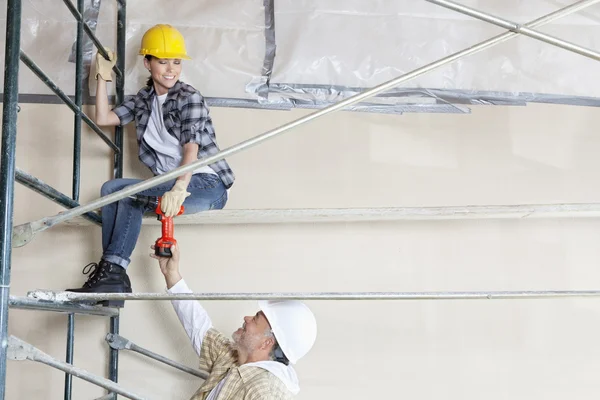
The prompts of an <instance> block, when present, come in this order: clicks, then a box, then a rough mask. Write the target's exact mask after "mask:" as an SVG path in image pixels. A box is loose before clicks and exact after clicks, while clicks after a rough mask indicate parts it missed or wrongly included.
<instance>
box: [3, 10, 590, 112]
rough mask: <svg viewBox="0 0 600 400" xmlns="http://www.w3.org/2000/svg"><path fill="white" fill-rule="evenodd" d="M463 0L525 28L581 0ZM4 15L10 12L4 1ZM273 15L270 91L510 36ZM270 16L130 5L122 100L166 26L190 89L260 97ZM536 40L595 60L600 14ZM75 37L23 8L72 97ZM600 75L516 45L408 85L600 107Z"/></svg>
mask: <svg viewBox="0 0 600 400" xmlns="http://www.w3.org/2000/svg"><path fill="white" fill-rule="evenodd" d="M98 1H99V0H86V4H87V5H88V6H90V5H91V4H92V2H95V3H96V4H98ZM115 2H116V0H103V1H102V2H101V4H100V14H99V19H98V26H97V31H96V33H97V36H98V38H99V39H100V40H101V41H102V42H103V43H106V45H108V46H111V47H114V44H115V29H116V4H115ZM460 2H461V3H462V4H465V5H469V6H471V7H474V8H478V9H481V10H483V11H487V12H489V13H492V14H495V15H498V16H501V17H504V18H506V19H509V20H513V21H515V22H519V23H525V22H528V21H530V20H533V19H535V18H537V17H539V16H541V15H543V14H547V13H550V12H552V11H554V10H556V9H558V8H559V7H562V6H565V5H569V4H573V3H574V2H575V1H571V0H569V1H567V0H527V1H522V0H460ZM266 3H267V4H268V3H269V2H268V1H267V2H266ZM0 5H2V7H3V9H4V10H5V9H6V8H5V6H6V2H5V1H4V2H0ZM274 5H275V38H276V44H277V53H276V56H275V60H274V69H273V74H272V76H271V83H272V84H273V86H274V87H275V86H278V85H279V86H280V87H281V86H285V85H283V84H286V85H292V86H296V87H300V88H309V89H310V86H312V85H324V86H325V87H328V86H331V85H335V86H340V87H363V88H364V87H372V86H374V85H377V84H379V83H381V82H384V81H386V80H389V79H392V78H394V77H396V76H398V75H400V74H403V73H405V72H408V71H411V70H413V69H416V68H418V67H420V66H423V65H425V64H426V63H429V62H432V61H434V60H436V59H438V58H441V57H444V56H447V55H449V54H451V53H454V52H457V51H459V50H461V49H463V48H465V47H468V46H470V45H473V44H475V43H477V42H479V41H482V40H485V39H487V38H490V37H492V36H494V35H496V34H498V33H501V32H503V29H501V28H498V27H495V26H492V25H489V24H487V23H484V22H481V21H477V20H474V19H472V18H469V17H466V16H463V15H460V14H458V13H456V12H453V11H450V10H446V9H443V8H441V7H439V6H436V5H433V4H430V3H428V2H426V1H422V0H394V1H391V0H275V1H274ZM265 11H266V10H265V7H264V5H263V0H229V1H218V2H217V1H211V0H194V1H182V0H180V1H164V0H160V1H158V0H128V2H127V58H126V65H127V68H126V94H133V93H135V92H136V91H137V90H138V89H139V88H140V87H141V86H142V85H143V83H144V81H145V79H146V77H147V72H146V71H145V69H144V68H143V65H142V62H141V57H139V56H138V55H137V50H138V48H139V42H140V39H141V36H142V34H143V32H144V31H145V30H146V29H147V28H149V27H151V26H152V25H154V24H157V23H170V24H173V25H175V26H176V27H178V28H179V29H180V30H181V31H182V33H183V34H184V35H185V37H186V41H187V46H188V51H189V53H190V54H191V55H192V57H193V58H194V59H193V61H187V62H185V64H184V74H183V77H182V79H183V80H185V81H186V82H189V83H191V84H193V85H194V86H196V87H197V88H198V89H200V90H201V91H202V93H203V94H204V95H205V96H209V97H226V98H242V99H243V98H245V99H256V98H258V96H257V94H256V93H254V92H253V91H252V88H253V87H255V86H253V85H252V82H257V81H260V77H261V74H262V70H263V63H264V59H265V49H266V45H265ZM267 11H268V10H267ZM3 14H5V12H3ZM1 29H3V30H4V29H5V19H3V21H2V27H1ZM539 30H540V31H543V32H545V33H548V34H551V35H555V36H557V37H560V38H562V39H565V40H568V41H572V42H575V43H577V44H580V45H582V46H585V47H589V48H592V49H596V50H598V51H600V6H599V5H595V6H592V7H590V8H588V9H587V10H586V11H584V12H580V13H579V14H577V15H574V16H571V17H567V18H565V19H562V20H559V21H557V22H554V23H552V24H550V25H547V26H545V27H543V28H539ZM75 32H76V23H75V20H74V18H73V17H72V16H71V14H70V12H69V11H68V10H67V9H66V7H65V6H64V4H62V2H61V1H60V0H26V1H24V2H23V20H22V46H21V47H22V48H23V50H24V51H25V52H27V53H28V54H29V55H30V56H31V58H32V59H33V60H34V61H35V62H36V63H37V64H38V65H39V66H40V67H41V68H42V69H43V70H44V71H45V72H46V73H47V74H48V75H49V76H50V77H51V78H52V79H53V80H54V81H55V82H56V83H57V84H58V85H59V86H60V87H61V88H63V89H64V90H65V91H66V92H67V93H68V94H73V91H74V82H73V80H74V79H73V77H74V74H75V72H74V71H75V68H74V65H73V64H72V63H70V62H68V59H69V55H70V54H71V51H72V45H73V42H74V39H75ZM2 46H4V43H3V44H2ZM3 57H4V55H3V54H2V61H3ZM599 67H600V65H599V64H597V61H593V60H590V59H586V58H585V57H583V56H580V55H577V54H573V53H570V52H568V51H566V50H563V49H559V48H556V47H553V46H551V45H549V44H546V43H542V42H539V41H536V40H534V39H531V38H526V37H519V38H515V39H512V40H510V41H508V42H506V43H503V44H500V45H498V46H496V47H494V48H492V49H488V50H486V51H484V52H481V53H479V54H477V55H474V56H470V57H467V58H464V59H462V60H460V61H457V62H454V63H453V64H451V65H449V66H447V67H443V68H441V69H439V70H437V71H434V72H431V73H428V74H426V75H423V76H422V77H419V78H417V79H415V80H413V81H410V82H407V83H406V84H405V85H404V86H403V87H407V88H413V87H420V88H434V89H443V90H464V91H499V92H509V93H513V94H517V93H519V92H533V93H542V94H553V95H568V96H586V97H596V96H598V97H600V79H599V78H600V68H599ZM21 72H22V73H21V79H20V92H21V93H32V94H45V93H51V92H50V91H49V89H47V88H46V87H45V86H44V84H42V83H41V82H39V81H38V80H37V79H35V78H34V77H33V75H32V74H31V73H30V72H29V71H28V70H27V68H26V67H25V66H24V65H21ZM94 84H95V82H93V81H92V82H90V88H91V89H92V94H93V92H94V90H93V86H94ZM300 90H303V89H300ZM334 94H335V93H334ZM270 98H271V99H273V100H276V99H277V98H278V97H277V96H271V97H270ZM328 100H332V98H331V96H329V98H328Z"/></svg>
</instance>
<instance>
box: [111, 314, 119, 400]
mask: <svg viewBox="0 0 600 400" xmlns="http://www.w3.org/2000/svg"><path fill="white" fill-rule="evenodd" d="M110 333H112V334H114V335H118V334H119V317H118V316H117V317H110ZM108 379H110V380H111V381H113V382H118V381H119V350H115V349H113V348H112V347H111V348H110V353H109V357H108ZM116 398H117V395H116V394H115V399H116Z"/></svg>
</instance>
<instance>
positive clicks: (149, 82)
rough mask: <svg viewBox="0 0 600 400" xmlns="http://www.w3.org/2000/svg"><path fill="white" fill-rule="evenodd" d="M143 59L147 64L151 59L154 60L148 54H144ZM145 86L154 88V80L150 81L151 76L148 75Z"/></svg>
mask: <svg viewBox="0 0 600 400" xmlns="http://www.w3.org/2000/svg"><path fill="white" fill-rule="evenodd" d="M144 58H145V59H146V60H148V62H151V61H152V59H153V58H154V56H151V55H150V54H146V56H145V57H144ZM146 86H148V87H153V86H154V79H152V75H150V76H149V77H148V80H147V81H146Z"/></svg>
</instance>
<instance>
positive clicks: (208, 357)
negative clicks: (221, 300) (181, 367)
mask: <svg viewBox="0 0 600 400" xmlns="http://www.w3.org/2000/svg"><path fill="white" fill-rule="evenodd" d="M200 369H202V370H204V371H209V372H210V375H209V377H208V379H207V380H206V381H205V382H204V384H203V385H202V386H201V387H200V389H198V391H197V392H196V393H195V394H194V395H193V396H192V398H191V399H190V400H205V399H206V398H207V397H208V394H209V393H210V391H211V390H212V389H213V388H214V387H215V386H217V385H218V384H219V382H220V381H221V380H222V379H223V378H225V377H227V380H226V381H225V384H224V385H223V387H222V388H221V392H220V393H219V396H218V397H217V400H290V399H292V398H293V396H292V393H291V392H290V391H289V390H287V388H286V386H285V384H284V383H283V382H282V381H281V380H280V379H279V378H277V377H276V376H275V375H273V374H271V373H270V372H269V371H267V370H265V369H262V368H260V367H254V366H251V365H242V366H238V365H237V355H236V352H235V350H234V349H233V346H232V343H231V341H230V340H229V339H227V338H226V337H225V336H224V335H222V334H221V333H219V332H218V331H217V330H216V329H214V328H211V329H209V330H208V332H207V333H206V335H205V336H204V340H203V341H202V350H201V353H200Z"/></svg>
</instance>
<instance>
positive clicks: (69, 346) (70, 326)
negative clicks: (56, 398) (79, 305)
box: [65, 314, 75, 400]
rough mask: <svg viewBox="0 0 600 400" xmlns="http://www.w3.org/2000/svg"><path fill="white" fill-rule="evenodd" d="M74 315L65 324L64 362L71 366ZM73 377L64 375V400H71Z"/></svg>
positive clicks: (70, 315)
mask: <svg viewBox="0 0 600 400" xmlns="http://www.w3.org/2000/svg"><path fill="white" fill-rule="evenodd" d="M74 335H75V314H69V319H68V323H67V357H66V359H65V362H66V363H67V364H71V365H73V344H74V343H75V338H74ZM72 391H73V375H71V374H65V400H71V393H72Z"/></svg>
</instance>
